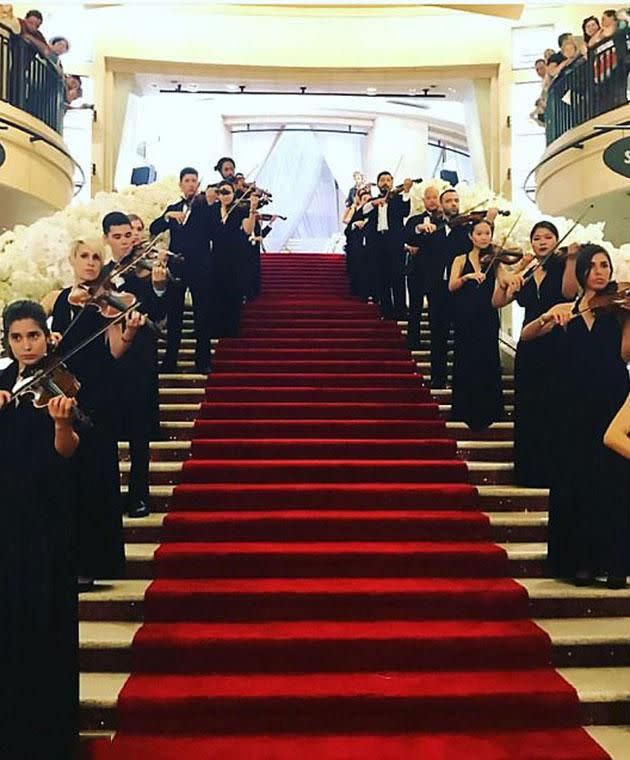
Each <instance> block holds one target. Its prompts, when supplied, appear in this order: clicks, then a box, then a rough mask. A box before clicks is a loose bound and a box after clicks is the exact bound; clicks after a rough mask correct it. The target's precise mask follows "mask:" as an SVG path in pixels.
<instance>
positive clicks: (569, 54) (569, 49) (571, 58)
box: [556, 37, 584, 76]
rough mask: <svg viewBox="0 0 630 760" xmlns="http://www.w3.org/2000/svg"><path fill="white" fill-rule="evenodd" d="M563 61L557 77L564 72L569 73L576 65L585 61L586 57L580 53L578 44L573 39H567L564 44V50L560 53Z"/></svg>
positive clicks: (559, 65) (559, 66)
mask: <svg viewBox="0 0 630 760" xmlns="http://www.w3.org/2000/svg"><path fill="white" fill-rule="evenodd" d="M560 55H562V57H563V60H562V61H561V62H560V63H559V64H558V70H557V72H556V76H558V74H560V72H562V71H565V72H566V71H567V70H569V69H570V68H572V67H574V66H575V65H576V64H578V63H579V62H581V61H583V60H584V56H583V55H582V54H581V53H580V51H579V49H578V46H577V43H576V41H575V39H574V38H573V37H567V38H566V39H565V40H564V42H563V43H562V50H561V52H560Z"/></svg>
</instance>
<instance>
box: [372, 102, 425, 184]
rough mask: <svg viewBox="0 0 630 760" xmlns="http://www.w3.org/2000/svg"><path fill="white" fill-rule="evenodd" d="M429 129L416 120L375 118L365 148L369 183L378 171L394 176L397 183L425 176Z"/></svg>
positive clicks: (392, 117) (374, 179)
mask: <svg viewBox="0 0 630 760" xmlns="http://www.w3.org/2000/svg"><path fill="white" fill-rule="evenodd" d="M428 139H429V127H428V125H427V124H426V123H425V122H422V121H418V120H416V119H401V118H397V117H394V116H378V117H377V118H376V119H375V120H374V126H373V128H372V131H371V132H370V134H369V135H368V138H367V145H366V166H367V170H368V173H369V174H368V177H369V179H371V180H372V181H373V182H374V181H376V176H377V174H378V173H379V172H381V171H388V172H391V173H392V174H393V175H394V181H395V182H396V183H397V184H398V183H400V182H402V181H403V179H405V177H409V178H411V179H414V178H417V177H427V176H428V175H427V168H428V167H427V142H428Z"/></svg>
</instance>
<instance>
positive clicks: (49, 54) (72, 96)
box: [0, 6, 83, 107]
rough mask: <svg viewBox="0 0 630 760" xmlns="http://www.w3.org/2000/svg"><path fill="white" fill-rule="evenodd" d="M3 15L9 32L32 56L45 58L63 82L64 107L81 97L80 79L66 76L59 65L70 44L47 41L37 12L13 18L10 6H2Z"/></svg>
mask: <svg viewBox="0 0 630 760" xmlns="http://www.w3.org/2000/svg"><path fill="white" fill-rule="evenodd" d="M3 11H4V12H3V14H2V17H1V18H0V21H2V23H3V24H4V25H5V26H7V27H8V28H9V29H10V30H11V32H12V33H13V34H14V35H16V36H19V37H20V38H21V39H22V40H23V41H24V42H26V43H27V44H28V45H30V46H31V48H32V49H33V54H35V53H37V54H39V55H40V56H41V57H42V58H45V59H46V60H47V61H48V62H49V63H50V65H51V66H54V67H55V68H56V69H57V71H58V72H59V75H60V76H61V77H63V82H64V102H65V105H66V107H67V106H69V105H70V104H71V103H72V102H73V101H75V100H77V99H78V98H81V97H83V90H82V86H81V77H80V76H78V75H76V74H66V73H65V72H64V70H63V66H62V64H61V56H63V55H65V54H66V53H67V52H68V51H69V50H70V42H69V40H68V39H67V37H62V36H56V37H52V38H51V39H50V40H47V39H46V37H45V36H44V34H43V33H42V31H41V27H42V24H43V23H44V17H43V15H42V13H41V12H40V11H38V10H30V11H28V13H26V15H25V16H24V18H16V17H14V16H13V10H12V7H11V6H3Z"/></svg>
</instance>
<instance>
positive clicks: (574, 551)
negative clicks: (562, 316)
mask: <svg viewBox="0 0 630 760" xmlns="http://www.w3.org/2000/svg"><path fill="white" fill-rule="evenodd" d="M553 332H555V333H559V335H560V339H561V341H562V344H563V345H562V346H561V348H562V349H563V357H564V362H563V366H562V370H561V379H562V387H563V396H562V399H561V400H560V406H559V410H560V415H559V423H560V424H559V425H558V435H557V436H556V440H555V443H556V447H557V452H558V453H557V455H556V467H555V469H554V472H553V475H552V480H551V492H550V498H549V555H548V556H549V565H550V569H551V571H552V572H553V573H554V574H555V575H556V576H557V577H562V578H565V577H572V576H574V575H575V574H576V573H578V572H580V571H588V572H591V573H594V574H597V575H599V574H611V575H614V576H616V577H623V576H626V575H628V574H630V500H629V499H628V487H629V486H630V463H628V462H627V460H625V459H624V458H623V457H621V456H619V455H618V454H616V453H615V452H613V451H611V450H610V449H608V448H607V447H606V446H604V443H603V437H604V433H605V431H606V428H607V427H608V425H609V424H610V422H611V420H612V418H613V417H614V416H615V414H616V413H617V411H618V410H619V408H620V407H621V405H622V404H623V402H624V401H625V399H626V396H627V395H628V391H629V390H630V381H629V379H628V370H627V368H626V365H625V362H624V361H623V360H622V358H621V356H620V347H621V327H620V325H619V322H618V321H617V319H616V317H615V315H613V314H601V315H598V316H597V318H596V319H595V322H594V324H593V326H592V328H591V330H590V331H589V328H588V326H587V324H586V322H585V321H584V319H583V318H582V317H577V318H575V319H573V320H572V321H571V322H569V324H568V325H567V327H566V332H563V330H561V329H560V328H556V329H555V330H554V331H553Z"/></svg>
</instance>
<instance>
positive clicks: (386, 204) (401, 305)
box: [363, 172, 412, 319]
mask: <svg viewBox="0 0 630 760" xmlns="http://www.w3.org/2000/svg"><path fill="white" fill-rule="evenodd" d="M376 184H377V185H378V189H379V191H380V197H379V198H375V199H374V200H372V201H370V202H369V203H366V204H365V205H364V206H363V215H364V216H365V217H367V222H368V224H367V226H366V240H367V243H368V245H369V246H371V247H372V255H373V257H374V259H375V261H376V266H377V271H378V275H377V277H378V285H379V299H380V304H381V314H382V316H383V317H384V319H404V318H405V315H406V311H407V308H406V301H405V273H404V268H405V248H404V244H403V231H404V219H405V217H406V216H408V214H409V211H410V209H411V203H410V201H409V197H408V194H409V191H410V190H411V185H412V181H411V180H410V179H406V180H405V181H404V183H403V188H402V193H401V192H398V191H396V190H395V189H394V178H393V176H392V175H391V174H390V173H389V172H381V173H380V174H379V175H378V177H377V178H376Z"/></svg>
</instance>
